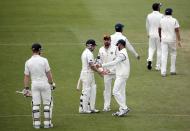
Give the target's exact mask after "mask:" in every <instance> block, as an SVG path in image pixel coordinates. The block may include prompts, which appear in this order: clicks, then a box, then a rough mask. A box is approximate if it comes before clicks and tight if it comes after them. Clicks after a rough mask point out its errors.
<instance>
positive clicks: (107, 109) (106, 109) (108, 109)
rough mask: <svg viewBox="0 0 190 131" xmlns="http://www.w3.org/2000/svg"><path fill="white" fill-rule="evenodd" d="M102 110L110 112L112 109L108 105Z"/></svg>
mask: <svg viewBox="0 0 190 131" xmlns="http://www.w3.org/2000/svg"><path fill="white" fill-rule="evenodd" d="M102 111H103V112H109V111H111V109H110V108H109V107H107V108H104V109H103V110H102Z"/></svg>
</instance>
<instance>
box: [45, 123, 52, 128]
mask: <svg viewBox="0 0 190 131" xmlns="http://www.w3.org/2000/svg"><path fill="white" fill-rule="evenodd" d="M44 128H53V124H52V123H51V124H48V125H44Z"/></svg>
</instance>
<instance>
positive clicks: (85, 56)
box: [81, 48, 94, 72]
mask: <svg viewBox="0 0 190 131" xmlns="http://www.w3.org/2000/svg"><path fill="white" fill-rule="evenodd" d="M81 61H82V72H93V70H92V69H91V68H90V63H94V55H93V54H92V52H91V51H90V50H89V49H88V48H86V49H85V50H84V51H83V53H82V55H81Z"/></svg>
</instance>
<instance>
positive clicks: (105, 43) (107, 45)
mask: <svg viewBox="0 0 190 131" xmlns="http://www.w3.org/2000/svg"><path fill="white" fill-rule="evenodd" d="M110 44H111V40H110V39H104V46H105V47H109V46H110Z"/></svg>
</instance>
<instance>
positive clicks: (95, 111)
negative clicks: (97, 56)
mask: <svg viewBox="0 0 190 131" xmlns="http://www.w3.org/2000/svg"><path fill="white" fill-rule="evenodd" d="M91 112H92V113H99V112H100V111H99V110H97V109H94V110H91Z"/></svg>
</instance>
